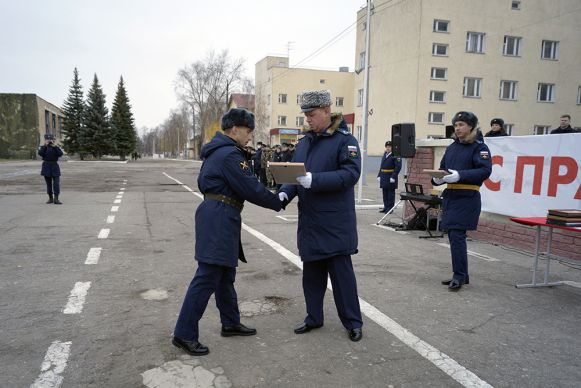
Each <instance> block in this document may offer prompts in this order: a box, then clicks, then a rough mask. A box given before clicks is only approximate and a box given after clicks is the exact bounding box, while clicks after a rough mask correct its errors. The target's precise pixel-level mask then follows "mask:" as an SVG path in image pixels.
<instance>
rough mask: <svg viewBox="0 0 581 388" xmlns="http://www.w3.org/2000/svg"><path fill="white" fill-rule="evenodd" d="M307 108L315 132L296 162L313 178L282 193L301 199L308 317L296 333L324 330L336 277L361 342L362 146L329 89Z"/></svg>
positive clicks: (351, 328)
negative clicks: (357, 259) (358, 202)
mask: <svg viewBox="0 0 581 388" xmlns="http://www.w3.org/2000/svg"><path fill="white" fill-rule="evenodd" d="M301 110H302V112H304V113H305V116H306V122H307V124H308V125H309V127H310V128H309V130H308V131H307V132H306V133H305V136H304V137H303V138H302V139H301V140H299V142H298V145H297V147H296V149H295V153H294V155H293V159H292V161H293V162H302V163H304V164H305V169H306V171H307V174H306V175H305V176H302V177H299V178H297V181H298V182H299V183H300V185H288V184H286V185H283V186H282V188H281V192H280V194H281V195H283V196H286V199H287V200H289V201H290V200H292V199H293V198H294V197H296V196H298V197H299V203H298V209H299V222H298V229H297V242H298V248H299V255H300V257H301V260H302V262H303V281H302V284H303V292H304V296H305V303H306V307H307V316H306V317H305V319H304V321H303V322H302V323H301V324H300V325H298V326H297V327H296V328H295V333H296V334H304V333H307V332H309V331H311V330H313V329H316V328H319V327H321V326H323V323H324V316H323V300H324V298H325V291H326V289H327V278H328V277H330V278H331V284H332V285H333V297H334V299H335V306H336V307H337V312H338V314H339V319H340V320H341V323H342V324H343V326H344V327H345V329H347V333H348V337H349V339H350V340H351V341H359V340H360V339H361V338H362V336H363V332H362V326H363V321H362V318H361V309H360V306H359V298H358V296H357V281H356V279H355V272H354V271H353V264H352V262H351V255H353V254H355V253H357V243H358V241H357V220H356V216H355V192H354V190H353V188H354V186H355V184H357V181H358V180H359V176H360V174H361V155H360V152H359V146H358V143H357V140H356V139H355V138H354V137H353V136H352V135H351V134H350V133H349V129H348V128H347V124H346V123H345V120H343V116H342V115H341V114H331V95H330V93H329V92H328V91H326V90H321V91H310V92H305V93H303V95H302V98H301ZM281 199H282V198H281Z"/></svg>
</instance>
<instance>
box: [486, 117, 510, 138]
mask: <svg viewBox="0 0 581 388" xmlns="http://www.w3.org/2000/svg"><path fill="white" fill-rule="evenodd" d="M497 136H509V134H508V133H506V129H504V120H503V119H500V118H495V119H492V120H490V131H488V132H486V135H484V137H497Z"/></svg>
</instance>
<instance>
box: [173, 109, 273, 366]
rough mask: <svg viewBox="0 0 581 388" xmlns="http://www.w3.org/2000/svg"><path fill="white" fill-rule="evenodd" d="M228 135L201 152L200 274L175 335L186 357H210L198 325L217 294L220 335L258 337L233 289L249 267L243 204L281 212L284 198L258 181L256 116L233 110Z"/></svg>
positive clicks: (225, 120)
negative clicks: (250, 155)
mask: <svg viewBox="0 0 581 388" xmlns="http://www.w3.org/2000/svg"><path fill="white" fill-rule="evenodd" d="M222 129H223V130H224V133H223V134H222V133H221V132H218V133H216V136H214V138H213V139H212V140H211V141H210V142H209V143H208V144H206V145H204V147H202V158H203V159H204V163H203V164H202V167H201V169H200V175H199V176H198V188H199V190H200V192H201V193H203V194H204V201H203V202H202V203H201V204H200V205H199V206H198V208H197V210H196V248H195V258H196V260H197V261H198V269H197V271H196V274H195V276H194V278H193V280H192V282H191V283H190V286H189V288H188V291H187V293H186V296H185V298H184V302H183V305H182V308H181V311H180V315H179V317H178V320H177V323H176V327H175V330H174V337H173V340H172V343H173V344H174V345H175V346H177V347H179V348H182V349H183V350H185V351H186V352H187V353H189V354H191V355H194V356H199V355H205V354H208V353H209V349H208V347H206V346H204V345H202V344H201V343H200V342H199V341H198V337H199V332H198V322H199V320H200V319H201V318H202V315H203V314H204V311H205V309H206V306H207V305H208V300H209V299H210V296H211V295H212V294H213V293H215V294H216V295H215V298H216V305H217V307H218V310H219V311H220V320H221V322H222V331H221V335H222V336H224V337H230V336H235V335H242V336H247V335H254V334H256V330H255V329H254V328H250V327H247V326H245V325H243V324H241V323H240V312H239V310H238V299H237V295H236V290H235V289H234V280H235V278H236V267H237V265H238V260H241V261H243V262H246V259H245V257H244V252H243V250H242V243H241V241H240V229H241V226H242V219H241V214H240V212H241V211H242V207H243V204H244V201H245V200H247V201H250V202H252V203H253V204H255V205H258V206H262V207H266V208H269V209H273V210H276V211H279V210H280V209H281V206H282V202H281V200H280V199H279V196H277V195H276V194H273V193H272V192H270V191H269V190H267V189H266V188H265V187H264V186H263V185H262V184H261V183H260V182H258V180H257V179H256V177H255V176H254V174H253V173H252V169H251V168H250V165H249V162H248V161H247V160H246V157H245V153H244V150H243V147H244V146H245V145H246V144H247V143H248V142H249V141H250V139H251V138H252V131H253V130H254V115H253V114H252V113H250V112H248V111H246V110H244V109H230V110H229V111H228V112H227V113H226V114H225V115H224V116H223V117H222Z"/></svg>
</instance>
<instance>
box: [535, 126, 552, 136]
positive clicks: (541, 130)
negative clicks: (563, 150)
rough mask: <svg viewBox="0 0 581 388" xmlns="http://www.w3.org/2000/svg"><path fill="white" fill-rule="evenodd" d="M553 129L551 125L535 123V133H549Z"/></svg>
mask: <svg viewBox="0 0 581 388" xmlns="http://www.w3.org/2000/svg"><path fill="white" fill-rule="evenodd" d="M550 131H551V127H550V126H549V125H535V129H534V130H533V135H547V134H548V133H549V132H550Z"/></svg>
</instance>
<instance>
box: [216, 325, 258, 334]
mask: <svg viewBox="0 0 581 388" xmlns="http://www.w3.org/2000/svg"><path fill="white" fill-rule="evenodd" d="M255 334H256V329H255V328H253V327H247V326H244V325H243V324H241V323H239V324H238V325H235V326H222V331H221V332H220V335H221V336H222V337H232V336H235V335H243V336H246V335H255Z"/></svg>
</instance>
